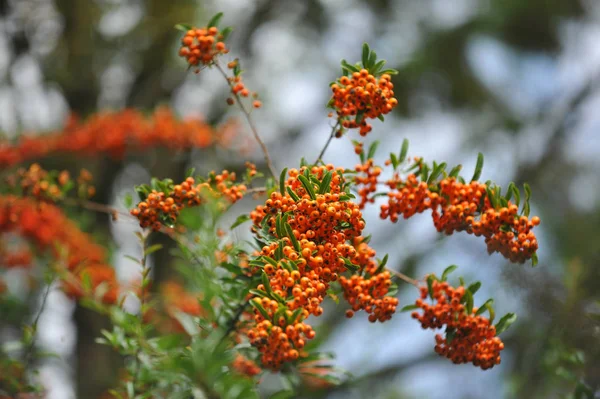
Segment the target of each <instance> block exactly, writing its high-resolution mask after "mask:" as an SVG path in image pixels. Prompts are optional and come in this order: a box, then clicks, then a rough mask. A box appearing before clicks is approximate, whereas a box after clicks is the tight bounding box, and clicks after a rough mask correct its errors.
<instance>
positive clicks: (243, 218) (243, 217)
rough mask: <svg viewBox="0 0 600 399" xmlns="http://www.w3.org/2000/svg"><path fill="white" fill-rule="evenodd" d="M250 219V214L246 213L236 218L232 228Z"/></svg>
mask: <svg viewBox="0 0 600 399" xmlns="http://www.w3.org/2000/svg"><path fill="white" fill-rule="evenodd" d="M248 220H250V215H248V214H245V213H244V214H242V215H240V216H238V217H237V218H236V219H235V222H233V224H232V225H231V227H230V229H235V228H236V227H238V226H239V225H241V224H244V223H246V222H247V221H248Z"/></svg>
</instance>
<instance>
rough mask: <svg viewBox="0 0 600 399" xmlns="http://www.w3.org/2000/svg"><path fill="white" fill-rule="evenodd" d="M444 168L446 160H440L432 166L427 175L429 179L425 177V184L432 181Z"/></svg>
mask: <svg viewBox="0 0 600 399" xmlns="http://www.w3.org/2000/svg"><path fill="white" fill-rule="evenodd" d="M445 169H446V162H442V163H441V164H439V165H436V166H435V167H434V168H433V171H432V172H431V175H429V179H427V184H431V183H433V182H434V181H435V180H436V179H437V178H438V177H439V176H440V175H441V174H442V172H443V171H444V170H445Z"/></svg>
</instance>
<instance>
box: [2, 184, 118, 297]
mask: <svg viewBox="0 0 600 399" xmlns="http://www.w3.org/2000/svg"><path fill="white" fill-rule="evenodd" d="M8 233H12V234H17V235H19V236H21V237H23V238H25V239H27V240H28V241H30V242H31V243H32V244H34V245H35V246H36V247H37V249H38V250H40V251H48V253H49V254H50V255H51V256H52V257H53V258H54V259H56V260H57V261H64V262H65V269H66V270H65V274H64V275H63V276H62V278H63V290H64V291H65V293H67V294H68V295H70V296H73V297H81V296H83V295H84V294H85V292H84V291H85V290H84V288H85V287H84V284H83V281H84V280H88V281H91V285H92V286H91V287H90V288H92V289H95V288H97V287H98V286H99V285H100V284H102V283H104V286H106V288H107V290H106V291H105V292H104V295H103V298H102V299H103V300H104V301H105V302H107V303H115V302H116V300H117V296H118V285H117V281H116V275H115V271H114V269H113V268H112V267H110V266H108V265H107V264H106V263H105V259H106V252H105V250H104V248H103V247H101V246H100V245H97V244H95V243H94V242H93V241H92V238H91V237H90V236H89V235H87V234H86V233H84V232H82V231H81V230H79V228H78V227H77V226H76V225H75V224H74V223H72V222H71V221H70V220H69V219H68V218H67V217H66V216H65V215H64V213H63V212H62V211H61V210H60V209H59V208H58V207H56V206H54V205H52V204H49V203H45V202H36V201H34V200H32V199H30V198H19V197H15V196H12V195H9V196H0V234H8Z"/></svg>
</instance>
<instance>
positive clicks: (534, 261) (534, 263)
mask: <svg viewBox="0 0 600 399" xmlns="http://www.w3.org/2000/svg"><path fill="white" fill-rule="evenodd" d="M537 264H538V256H537V253H536V252H534V253H533V254H532V255H531V266H532V267H534V266H537Z"/></svg>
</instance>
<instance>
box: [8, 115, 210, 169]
mask: <svg viewBox="0 0 600 399" xmlns="http://www.w3.org/2000/svg"><path fill="white" fill-rule="evenodd" d="M216 136H218V132H215V130H214V129H213V128H212V127H211V126H210V125H208V124H206V123H204V122H202V121H200V120H185V121H180V120H177V119H176V118H175V116H174V115H173V113H172V112H171V111H170V110H169V109H167V108H159V109H157V110H156V111H155V112H154V114H153V115H152V116H151V118H147V117H145V116H144V114H142V113H141V112H139V111H136V110H133V109H127V110H123V111H120V112H104V113H98V114H96V115H94V116H93V117H91V118H89V119H87V120H86V121H83V122H81V121H79V120H78V119H77V118H75V117H72V118H71V119H70V120H69V122H68V124H67V126H66V127H65V129H64V130H63V131H60V132H55V133H51V134H47V135H42V136H21V137H20V138H19V141H17V142H16V143H11V142H8V141H4V142H3V141H0V167H7V166H11V165H14V164H17V163H20V162H23V161H25V160H28V159H37V158H40V157H43V156H46V155H48V154H52V153H57V152H58V153H73V154H78V155H96V154H99V153H108V154H109V155H111V156H112V157H114V158H117V159H118V158H122V157H123V155H124V154H125V152H126V151H127V150H135V149H138V150H143V149H146V148H150V147H166V148H170V149H187V148H205V147H208V146H209V145H211V144H212V143H213V140H214V139H215V137H216Z"/></svg>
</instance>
